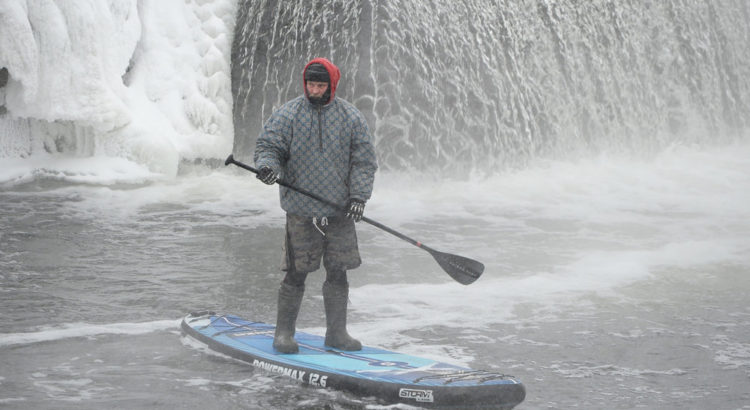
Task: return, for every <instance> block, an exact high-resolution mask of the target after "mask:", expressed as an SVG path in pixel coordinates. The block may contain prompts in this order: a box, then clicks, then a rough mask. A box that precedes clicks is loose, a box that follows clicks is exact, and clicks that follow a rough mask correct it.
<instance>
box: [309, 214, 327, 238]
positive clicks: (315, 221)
mask: <svg viewBox="0 0 750 410" xmlns="http://www.w3.org/2000/svg"><path fill="white" fill-rule="evenodd" d="M312 222H313V226H314V227H315V229H317V230H318V232H320V234H321V235H323V236H326V233H325V232H323V230H322V229H320V227H326V226H328V217H326V216H324V217H322V218H320V226H318V218H317V217H313V220H312Z"/></svg>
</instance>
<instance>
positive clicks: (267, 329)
mask: <svg viewBox="0 0 750 410" xmlns="http://www.w3.org/2000/svg"><path fill="white" fill-rule="evenodd" d="M182 329H183V331H184V332H185V333H186V334H187V335H189V336H191V337H193V338H195V339H197V340H199V341H201V342H203V343H205V344H207V345H208V346H209V347H210V348H211V349H213V350H215V351H218V352H221V353H224V354H226V355H229V356H231V357H234V358H236V359H240V360H243V361H245V362H248V363H250V364H252V365H253V366H255V367H258V368H261V369H264V370H266V371H269V372H273V373H278V374H281V375H284V376H287V377H290V378H292V379H295V380H298V381H300V382H302V383H305V384H308V385H311V386H314V387H319V388H327V389H337V390H343V391H347V392H350V393H353V394H356V395H359V396H366V397H369V396H374V397H377V398H379V399H381V400H383V401H385V402H387V403H406V404H410V405H413V406H422V407H441V408H472V409H511V408H513V407H514V406H515V405H517V404H518V403H520V402H522V401H523V399H524V398H525V397H526V389H525V388H524V386H523V384H521V382H520V381H518V380H516V379H515V378H513V376H508V375H504V374H500V373H495V372H489V371H484V370H472V369H469V368H465V367H460V366H455V365H452V364H448V363H441V362H437V361H434V360H430V359H425V358H421V357H416V356H410V355H406V354H401V353H396V352H390V351H387V350H382V349H376V348H373V347H367V346H363V347H362V350H360V351H356V352H346V351H343V350H338V349H334V348H331V347H326V346H324V343H323V342H324V338H323V337H321V336H316V335H311V334H307V333H303V332H297V333H296V334H295V339H296V340H297V342H298V343H299V353H296V354H283V353H280V352H278V351H276V350H274V348H273V346H272V343H273V335H274V330H275V327H274V326H272V325H268V324H265V323H259V322H251V321H247V320H245V319H242V318H239V317H237V316H232V315H218V314H215V313H213V312H199V313H191V314H189V315H187V316H186V317H185V318H184V319H183V321H182Z"/></svg>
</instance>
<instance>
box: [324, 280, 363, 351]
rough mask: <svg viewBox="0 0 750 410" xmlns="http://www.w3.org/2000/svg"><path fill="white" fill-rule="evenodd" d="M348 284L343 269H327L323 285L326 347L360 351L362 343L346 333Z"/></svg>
mask: <svg viewBox="0 0 750 410" xmlns="http://www.w3.org/2000/svg"><path fill="white" fill-rule="evenodd" d="M348 301H349V282H348V280H347V277H346V271H345V270H343V269H327V270H326V281H325V282H324V283H323V305H324V306H325V311H326V340H325V344H326V346H330V347H335V348H337V349H341V350H348V351H354V350H361V349H362V343H360V342H359V340H356V339H354V338H353V337H351V336H350V335H349V333H348V332H347V331H346V309H347V304H348Z"/></svg>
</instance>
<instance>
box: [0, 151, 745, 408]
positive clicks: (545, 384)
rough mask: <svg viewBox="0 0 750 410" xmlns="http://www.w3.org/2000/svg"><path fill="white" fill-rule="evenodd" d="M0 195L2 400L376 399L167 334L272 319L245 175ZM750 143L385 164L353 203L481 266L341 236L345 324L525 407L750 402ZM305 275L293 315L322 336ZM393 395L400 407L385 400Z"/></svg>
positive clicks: (23, 189) (269, 222)
mask: <svg viewBox="0 0 750 410" xmlns="http://www.w3.org/2000/svg"><path fill="white" fill-rule="evenodd" d="M84 177H87V175H83V174H78V175H72V174H60V173H52V172H49V173H45V171H44V170H43V169H41V168H39V169H37V171H36V173H35V174H34V177H33V178H27V179H26V180H25V181H26V182H24V183H17V184H14V185H6V186H5V187H4V188H3V190H2V191H0V204H2V212H0V224H1V226H2V230H1V231H0V232H1V233H0V235H1V236H0V272H1V273H0V283H1V284H2V287H1V289H2V290H1V292H2V297H1V298H0V307H1V308H2V312H3V315H2V318H1V319H0V362H2V368H1V370H0V407H2V408H7V409H27V408H35V409H65V408H76V409H100V408H112V409H129V408H164V409H167V408H169V409H172V408H186V409H199V408H200V409H232V408H238V409H239V408H243V409H261V408H263V409H266V408H301V409H318V408H329V409H348V408H383V407H385V406H383V405H382V403H378V402H377V401H376V400H374V399H372V398H362V397H354V396H351V395H348V394H344V393H339V392H330V391H325V390H316V389H313V388H307V387H301V386H299V385H297V384H296V383H295V382H294V381H291V380H287V379H284V378H281V377H279V376H277V375H274V374H269V373H266V372H264V371H262V370H257V369H254V368H252V367H251V366H249V365H246V364H244V363H242V362H238V361H234V360H231V359H228V358H225V357H222V356H220V355H215V354H212V353H211V352H208V351H206V350H205V349H203V348H201V346H199V345H196V344H195V343H192V342H191V341H190V340H188V339H186V338H185V337H184V336H182V335H181V333H180V330H179V321H180V319H181V317H182V316H184V315H185V314H186V313H188V312H190V311H193V310H197V309H212V310H215V311H220V312H226V313H235V314H239V315H241V316H245V317H248V318H253V319H257V320H262V321H268V322H273V321H274V320H275V292H276V289H277V285H278V282H279V281H280V279H281V276H280V274H279V272H278V263H279V261H280V254H281V253H280V243H281V238H282V234H283V231H282V225H283V214H282V213H281V211H280V210H279V208H278V204H277V194H276V191H275V188H272V187H267V186H265V185H263V184H260V183H258V182H257V181H256V180H255V178H252V176H251V175H250V174H248V173H246V172H245V173H243V171H241V170H239V169H236V168H235V169H229V168H223V167H222V168H210V167H200V166H196V167H192V168H190V169H185V170H183V172H182V173H181V175H180V176H178V177H177V178H175V179H162V180H152V181H131V182H130V183H123V182H119V183H95V182H87V183H81V182H77V181H81V180H87V181H90V178H88V179H87V178H84ZM748 204H750V145H748V144H746V143H739V144H735V145H731V146H724V147H698V146H695V147H676V148H673V149H670V150H667V151H665V152H663V153H661V154H659V155H657V156H654V157H652V158H649V159H636V158H624V157H604V156H602V157H598V158H593V159H587V160H580V161H569V162H545V163H539V164H537V165H535V166H532V167H528V168H525V169H523V170H519V171H515V172H506V173H503V174H500V175H496V176H493V177H489V178H486V179H482V180H475V181H452V180H440V179H438V178H433V177H429V176H426V175H422V176H412V177H408V178H404V177H403V176H402V175H397V174H391V173H387V172H381V173H379V174H378V176H377V181H376V187H375V195H374V198H373V199H372V200H371V201H370V203H369V204H368V208H367V212H366V214H367V215H368V216H369V217H371V218H373V219H375V220H378V221H379V222H382V223H384V224H386V225H388V226H391V227H393V228H395V229H397V230H399V231H402V232H404V233H406V234H407V235H410V236H412V237H414V238H416V239H418V240H420V241H422V242H424V243H426V244H428V245H430V246H432V247H433V248H436V249H438V250H441V251H444V252H449V253H455V254H459V255H462V256H467V257H471V258H473V259H477V260H480V261H482V262H483V263H485V265H486V271H485V273H484V275H483V277H482V278H480V279H479V280H478V281H477V282H475V283H474V284H472V285H469V286H462V285H459V284H457V283H455V282H453V281H452V280H451V279H450V277H449V276H448V275H446V274H445V273H444V272H443V271H442V270H441V269H440V267H439V266H438V265H437V264H436V263H435V262H434V261H433V260H432V258H431V257H430V255H429V254H427V253H425V252H423V251H421V250H420V249H418V248H416V247H413V246H411V245H409V244H407V243H406V242H403V241H401V240H399V239H397V238H395V237H393V236H391V235H389V234H387V233H384V232H382V231H379V230H378V229H376V228H374V227H371V226H369V225H364V224H360V225H359V237H360V247H361V251H362V256H363V259H364V264H363V266H362V267H361V268H359V269H357V270H356V271H353V272H351V273H350V281H351V285H352V292H351V297H350V299H351V304H350V306H351V310H350V331H351V333H352V334H354V335H355V336H357V337H358V338H360V339H361V340H362V341H363V342H364V343H366V344H368V345H374V346H378V347H383V348H387V349H395V350H398V351H402V352H405V353H410V354H417V355H422V356H428V357H433V358H439V359H442V360H444V361H449V362H451V363H456V364H461V365H467V366H470V367H474V368H483V369H489V370H496V371H501V372H505V373H508V374H512V375H514V376H516V377H518V378H519V379H521V380H522V381H523V382H524V383H525V385H526V387H527V398H526V401H525V402H524V403H523V404H521V405H520V406H519V407H518V408H519V409H542V408H550V409H552V408H554V409H559V408H580V409H602V408H609V409H631V408H659V409H687V408H690V409H708V408H710V409H748V408H750V393H748V389H747V386H748V382H749V381H750V326H749V325H750V307H748V303H747V301H748V299H747V295H748V292H749V291H750V256H748V255H750V207H748ZM322 276H323V275H322V274H320V272H318V274H313V275H311V276H310V278H309V280H308V292H307V294H306V296H305V300H304V302H303V311H302V312H301V315H300V320H299V327H300V328H301V329H304V330H305V331H309V332H313V333H322V332H324V327H323V326H324V315H323V307H322V298H321V292H320V285H321V284H322ZM402 407H403V406H402Z"/></svg>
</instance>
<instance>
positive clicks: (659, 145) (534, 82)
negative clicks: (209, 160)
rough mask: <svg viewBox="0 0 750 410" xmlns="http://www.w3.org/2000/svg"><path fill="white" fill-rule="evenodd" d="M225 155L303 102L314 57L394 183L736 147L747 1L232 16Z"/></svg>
mask: <svg viewBox="0 0 750 410" xmlns="http://www.w3.org/2000/svg"><path fill="white" fill-rule="evenodd" d="M241 3H242V4H241V6H240V7H239V10H240V12H239V15H238V20H237V25H236V32H235V40H234V46H233V64H232V70H233V71H232V74H233V84H234V85H233V88H234V96H235V114H234V115H235V118H234V122H235V131H236V133H235V148H236V151H239V152H244V153H247V152H249V151H251V150H252V147H253V144H254V140H255V137H256V136H257V134H258V132H259V130H260V128H261V127H262V123H263V120H264V119H265V118H267V117H268V115H269V114H270V113H271V111H272V110H273V109H274V108H275V107H278V106H279V105H280V104H281V103H283V102H284V101H285V100H287V99H289V98H291V97H293V96H295V95H298V94H300V93H301V87H302V84H301V77H300V71H301V68H302V66H303V64H304V63H305V62H306V61H307V60H308V59H310V58H312V57H315V56H327V57H329V58H331V59H332V60H333V61H334V62H335V63H336V64H338V65H339V66H340V67H341V68H342V72H343V79H342V84H341V87H340V88H339V90H340V91H339V92H338V94H339V96H341V97H343V98H345V99H348V100H350V101H353V102H354V103H355V104H356V105H357V106H358V107H359V108H360V109H361V110H363V111H364V112H365V114H366V115H367V116H368V117H369V119H370V122H371V127H373V128H374V135H375V140H376V143H377V149H378V154H379V158H380V160H381V163H382V164H383V165H384V166H386V167H391V168H404V167H406V168H431V167H432V166H437V167H440V168H444V167H446V166H448V167H459V168H461V167H467V166H471V165H473V166H474V167H475V168H478V169H480V170H489V169H496V168H498V167H500V168H504V167H506V166H508V165H509V164H511V165H517V164H523V163H525V162H527V161H528V160H529V159H532V158H535V157H540V156H541V157H557V158H560V157H570V156H576V155H578V154H579V153H589V154H590V153H599V152H602V151H607V152H611V151H615V152H625V153H630V152H635V153H638V154H644V153H646V154H648V153H652V152H658V151H660V150H662V149H663V148H664V147H666V146H670V145H673V144H692V143H714V142H722V141H727V140H732V139H735V138H737V137H742V136H745V135H747V129H748V125H750V116H748V113H750V64H748V63H749V62H750V48H749V47H747V44H749V43H750V28H749V26H748V25H747V24H746V22H747V21H748V19H750V5H749V3H747V2H746V1H744V0H734V1H726V2H722V4H721V5H720V6H719V5H717V4H716V3H714V2H711V1H689V0H665V1H648V0H640V1H601V0H597V1H586V2H579V1H572V0H569V1H552V0H523V1H497V0H494V1H493V0H469V1H462V2H456V1H452V0H425V1H420V2H412V1H396V0H383V1H363V2H360V1H353V0H343V1H331V2H273V1H242V2H241Z"/></svg>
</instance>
